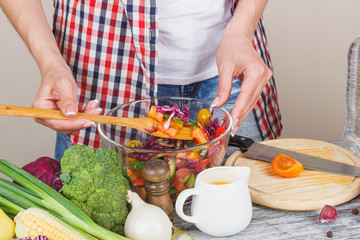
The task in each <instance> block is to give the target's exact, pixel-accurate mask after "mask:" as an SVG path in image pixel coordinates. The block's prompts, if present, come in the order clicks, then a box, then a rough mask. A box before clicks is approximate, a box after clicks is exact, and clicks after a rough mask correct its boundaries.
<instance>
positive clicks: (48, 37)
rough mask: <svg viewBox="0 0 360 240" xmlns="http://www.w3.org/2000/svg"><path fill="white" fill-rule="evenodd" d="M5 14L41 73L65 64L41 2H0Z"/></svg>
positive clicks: (24, 0)
mask: <svg viewBox="0 0 360 240" xmlns="http://www.w3.org/2000/svg"><path fill="white" fill-rule="evenodd" d="M0 6H1V8H2V9H3V11H4V13H5V14H6V16H7V17H8V19H9V20H10V22H11V23H12V25H13V26H14V28H15V29H16V31H17V32H18V33H19V35H20V36H21V38H22V39H23V41H24V42H25V44H26V46H27V47H28V49H29V50H30V52H31V54H32V55H33V57H34V59H35V61H36V63H37V64H38V66H39V69H40V71H41V72H43V71H46V69H48V68H49V67H50V66H51V65H52V64H54V63H56V62H59V61H60V62H63V61H64V60H63V59H62V57H61V55H60V52H59V49H58V46H57V44H56V41H55V38H54V36H53V34H52V31H51V28H50V26H49V24H48V21H47V18H46V15H45V13H44V10H43V7H42V4H41V0H0Z"/></svg>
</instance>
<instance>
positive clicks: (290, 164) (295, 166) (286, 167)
mask: <svg viewBox="0 0 360 240" xmlns="http://www.w3.org/2000/svg"><path fill="white" fill-rule="evenodd" d="M271 170H272V171H273V172H274V173H276V174H278V175H280V176H283V177H295V176H297V175H299V174H300V173H302V172H303V171H304V168H303V165H302V164H301V163H300V162H299V161H297V160H296V159H294V158H292V157H289V156H287V155H285V154H282V153H279V154H278V155H277V156H276V157H275V158H274V159H273V161H272V162H271Z"/></svg>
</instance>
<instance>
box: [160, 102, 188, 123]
mask: <svg viewBox="0 0 360 240" xmlns="http://www.w3.org/2000/svg"><path fill="white" fill-rule="evenodd" d="M155 107H156V110H157V111H158V112H159V113H163V114H169V115H171V114H172V113H175V116H176V117H178V118H179V119H180V120H181V121H183V122H184V123H185V124H188V123H189V120H190V119H189V117H190V111H189V108H188V107H187V106H186V104H184V110H183V111H181V109H180V108H179V106H178V105H177V104H176V103H175V104H174V106H172V107H170V106H168V105H165V106H157V105H156V106H155Z"/></svg>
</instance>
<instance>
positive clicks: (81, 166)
mask: <svg viewBox="0 0 360 240" xmlns="http://www.w3.org/2000/svg"><path fill="white" fill-rule="evenodd" d="M60 164H61V172H62V174H61V176H60V178H61V180H62V181H63V182H64V186H63V187H62V193H63V194H64V196H65V197H66V198H68V199H69V200H70V201H72V202H73V203H74V204H76V205H77V206H79V207H80V208H81V209H82V210H83V211H84V212H85V213H86V214H87V215H89V216H90V217H91V218H92V219H93V220H94V221H95V222H96V223H97V224H99V225H101V226H103V227H104V228H107V229H109V230H111V231H113V232H116V233H119V234H122V235H124V224H125V220H126V217H127V215H128V213H129V205H128V203H127V201H126V195H127V190H131V187H130V186H131V185H130V182H129V178H128V176H127V173H126V168H125V166H124V164H123V162H122V158H121V156H120V155H119V154H118V153H117V152H115V151H113V150H110V149H104V148H98V149H96V150H95V149H93V148H91V147H89V146H86V145H75V146H72V147H70V148H69V149H67V150H66V151H65V152H64V156H63V158H62V159H61V162H60Z"/></svg>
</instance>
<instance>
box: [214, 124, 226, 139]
mask: <svg viewBox="0 0 360 240" xmlns="http://www.w3.org/2000/svg"><path fill="white" fill-rule="evenodd" d="M225 131H226V129H225V126H224V125H222V126H220V127H218V129H216V132H215V137H216V138H217V137H220V136H221V135H222V134H223V133H224V132H225Z"/></svg>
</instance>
